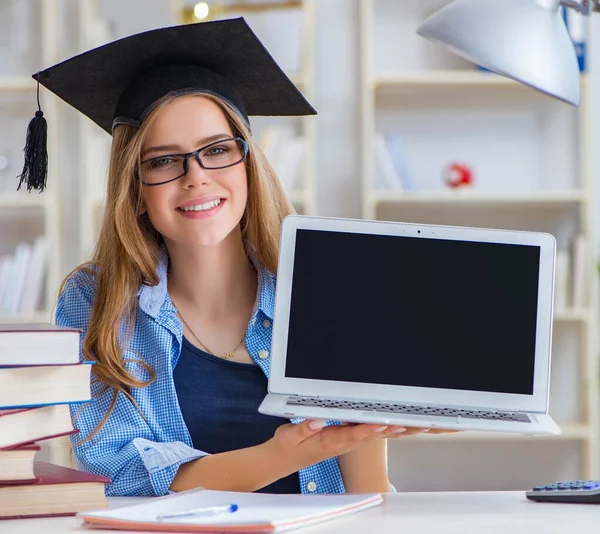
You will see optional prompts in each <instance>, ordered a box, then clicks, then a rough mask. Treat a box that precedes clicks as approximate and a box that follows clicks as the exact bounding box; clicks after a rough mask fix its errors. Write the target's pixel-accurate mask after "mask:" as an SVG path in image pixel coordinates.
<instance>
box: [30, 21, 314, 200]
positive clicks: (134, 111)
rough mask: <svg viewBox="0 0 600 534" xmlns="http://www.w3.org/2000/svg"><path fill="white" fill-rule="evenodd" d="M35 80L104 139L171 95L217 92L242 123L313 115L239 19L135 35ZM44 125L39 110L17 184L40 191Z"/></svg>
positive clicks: (71, 60)
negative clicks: (268, 117)
mask: <svg viewBox="0 0 600 534" xmlns="http://www.w3.org/2000/svg"><path fill="white" fill-rule="evenodd" d="M33 77H34V78H35V79H36V80H38V81H39V84H41V85H43V86H44V87H46V88H48V89H49V90H50V91H52V92H53V93H55V94H56V95H57V96H59V97H60V98H62V99H63V100H64V101H65V102H67V103H68V104H70V105H71V106H73V107H74V108H76V109H77V110H79V111H81V113H83V114H84V115H86V116H87V117H89V118H90V119H92V120H93V121H94V122H95V123H96V124H97V125H98V126H100V127H101V128H102V129H103V130H105V131H107V132H108V133H109V134H110V133H112V128H113V126H114V125H115V124H123V123H125V124H131V125H134V126H139V125H140V123H141V122H142V121H143V119H144V117H145V116H146V114H147V113H148V112H149V111H150V110H151V109H152V107H153V104H154V103H155V102H157V101H158V100H159V99H161V98H162V97H164V96H165V95H167V94H169V93H179V94H185V93H188V92H204V93H211V94H215V95H218V96H220V97H222V98H224V99H225V100H227V101H228V102H229V103H230V104H232V105H233V107H234V108H236V109H237V111H238V112H239V113H240V115H241V116H243V117H244V118H245V119H246V121H247V120H248V117H249V116H252V115H272V116H273V115H286V116H292V115H313V114H316V111H315V110H314V108H313V107H312V106H311V105H310V104H309V103H308V102H307V101H306V99H305V98H304V96H303V95H302V93H301V92H300V91H299V90H298V89H297V88H296V86H295V85H294V83H293V82H292V81H291V80H290V79H289V78H288V77H287V76H286V74H285V73H284V72H283V71H282V70H281V68H280V67H279V66H278V65H277V63H276V62H275V61H274V60H273V58H272V57H271V55H270V54H269V52H268V51H267V50H266V48H265V47H264V46H263V44H262V43H261V42H260V40H259V39H258V38H257V37H256V35H255V34H254V32H253V31H252V30H251V29H250V27H249V26H248V24H247V23H246V21H245V20H244V19H243V18H237V19H229V20H221V21H211V22H200V23H197V24H186V25H181V26H172V27H167V28H161V29H158V30H152V31H147V32H143V33H139V34H136V35H132V36H129V37H125V38H123V39H119V40H117V41H113V42H112V43H108V44H106V45H103V46H100V47H98V48H94V49H92V50H89V51H87V52H84V53H83V54H80V55H78V56H75V57H73V58H71V59H68V60H66V61H63V62H62V63H59V64H57V65H54V66H53V67H50V68H48V69H46V70H43V71H41V72H39V73H36V74H34V75H33ZM38 108H39V103H38ZM45 126H46V124H45V120H44V118H43V114H42V112H41V110H39V109H38V112H37V113H36V117H35V118H34V119H33V120H32V121H31V123H30V125H29V130H28V135H27V144H26V147H25V167H24V169H23V174H22V175H21V177H20V178H21V183H20V184H19V187H20V186H21V184H22V183H27V188H28V189H29V190H31V189H40V190H43V189H44V187H45V181H46V177H45V167H46V160H47V155H46V151H45V135H46V132H45ZM42 141H43V145H44V146H41V145H42ZM42 167H43V170H42Z"/></svg>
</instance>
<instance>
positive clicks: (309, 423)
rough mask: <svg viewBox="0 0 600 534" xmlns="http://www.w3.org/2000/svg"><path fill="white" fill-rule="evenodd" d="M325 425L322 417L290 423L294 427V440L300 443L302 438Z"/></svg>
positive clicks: (304, 438)
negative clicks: (294, 423) (295, 423)
mask: <svg viewBox="0 0 600 534" xmlns="http://www.w3.org/2000/svg"><path fill="white" fill-rule="evenodd" d="M326 425H327V422H326V421H323V420H322V419H314V420H310V419H306V420H305V421H302V423H298V424H297V425H292V426H293V427H294V434H295V436H294V437H295V440H296V442H297V443H302V442H303V441H304V440H306V439H308V438H310V437H311V436H314V435H315V434H317V433H318V432H319V431H320V430H321V429H323V428H325V426H326Z"/></svg>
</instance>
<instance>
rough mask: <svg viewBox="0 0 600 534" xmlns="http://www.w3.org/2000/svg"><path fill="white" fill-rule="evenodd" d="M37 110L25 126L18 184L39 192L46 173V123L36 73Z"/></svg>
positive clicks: (28, 189)
mask: <svg viewBox="0 0 600 534" xmlns="http://www.w3.org/2000/svg"><path fill="white" fill-rule="evenodd" d="M37 103H38V110H37V111H36V112H35V117H34V118H33V119H31V121H30V122H29V126H28V127H27V139H26V141H25V148H24V149H23V152H24V153H25V163H24V165H23V172H22V173H21V174H20V175H19V177H18V178H19V186H18V187H17V191H18V190H19V189H21V186H22V185H23V184H26V185H27V191H29V192H31V190H32V189H37V190H39V192H40V193H41V192H42V191H43V190H44V189H45V188H46V177H47V175H48V124H47V123H46V119H45V118H44V113H43V111H42V109H41V106H40V81H39V74H38V84H37Z"/></svg>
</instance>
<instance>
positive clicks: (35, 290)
mask: <svg viewBox="0 0 600 534" xmlns="http://www.w3.org/2000/svg"><path fill="white" fill-rule="evenodd" d="M49 250H50V244H49V242H48V239H46V237H45V236H40V237H38V238H37V239H36V240H35V242H34V244H33V251H32V253H31V262H30V268H29V271H28V273H27V279H26V281H25V288H24V290H23V295H22V297H21V302H20V305H19V311H20V312H21V313H32V312H34V311H35V310H36V309H38V307H39V305H40V301H41V300H42V290H43V288H44V277H45V274H46V271H47V266H48V252H49Z"/></svg>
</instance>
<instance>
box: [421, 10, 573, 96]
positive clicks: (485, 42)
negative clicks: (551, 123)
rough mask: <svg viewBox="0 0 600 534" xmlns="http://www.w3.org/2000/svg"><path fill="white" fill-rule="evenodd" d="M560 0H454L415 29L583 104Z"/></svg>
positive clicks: (486, 64)
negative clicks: (580, 100)
mask: <svg viewBox="0 0 600 534" xmlns="http://www.w3.org/2000/svg"><path fill="white" fill-rule="evenodd" d="M559 8H560V2H559V1H558V0H455V1H454V2H452V3H450V4H448V5H447V6H445V7H443V8H442V9H440V10H439V11H437V12H436V13H434V14H433V15H432V16H430V17H429V18H428V19H427V20H426V21H425V22H424V23H423V24H422V25H421V26H420V27H419V29H418V30H417V33H418V34H419V35H421V36H422V37H425V38H426V39H428V40H430V41H433V42H439V43H442V44H444V45H446V46H447V47H448V48H449V49H450V50H451V51H452V52H454V53H455V54H457V55H459V56H462V57H464V58H465V59H467V60H469V61H471V62H473V63H475V64H477V65H481V66H482V67H485V68H487V69H489V70H491V71H493V72H496V73H497V74H500V75H502V76H506V77H508V78H512V79H514V80H516V81H518V82H522V83H524V84H527V85H529V86H531V87H533V88H535V89H537V90H539V91H542V92H544V93H547V94H549V95H551V96H553V97H555V98H558V99H560V100H563V101H565V102H568V103H570V104H573V105H575V106H577V105H579V99H580V85H579V83H580V82H579V66H578V63H577V56H576V54H575V50H574V47H573V43H572V41H571V37H570V35H569V32H568V30H567V27H566V25H565V22H564V20H563V17H562V15H561V12H560V9H559Z"/></svg>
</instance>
